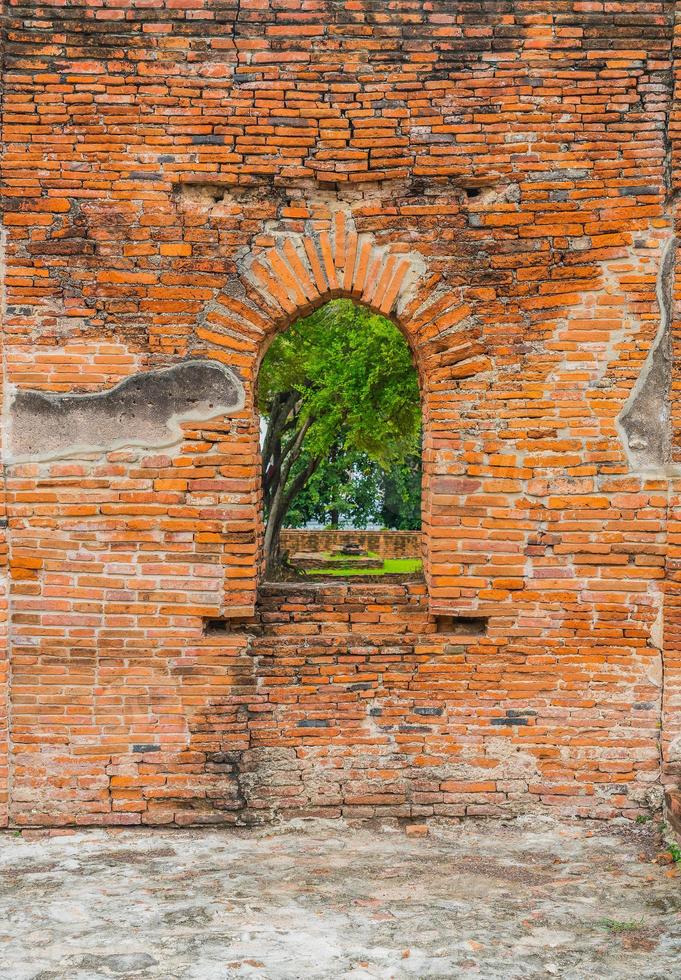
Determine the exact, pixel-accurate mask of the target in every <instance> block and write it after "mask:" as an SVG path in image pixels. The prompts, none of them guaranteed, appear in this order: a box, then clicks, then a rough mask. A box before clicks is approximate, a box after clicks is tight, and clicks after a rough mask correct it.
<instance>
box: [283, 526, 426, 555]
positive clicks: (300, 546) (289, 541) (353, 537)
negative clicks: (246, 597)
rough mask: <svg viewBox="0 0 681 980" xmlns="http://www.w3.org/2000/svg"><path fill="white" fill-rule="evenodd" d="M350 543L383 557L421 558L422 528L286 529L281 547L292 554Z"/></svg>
mask: <svg viewBox="0 0 681 980" xmlns="http://www.w3.org/2000/svg"><path fill="white" fill-rule="evenodd" d="M350 542H353V543H356V544H358V545H359V546H360V547H361V548H362V549H363V550H364V551H373V552H375V554H377V555H378V556H379V558H420V557H421V532H420V531H326V530H320V531H311V530H307V529H305V528H285V529H284V530H283V531H282V532H281V546H282V548H283V549H284V551H287V552H288V553H289V554H290V555H293V554H295V553H296V552H298V551H339V550H340V549H341V548H342V547H343V546H344V545H346V544H349V543H350Z"/></svg>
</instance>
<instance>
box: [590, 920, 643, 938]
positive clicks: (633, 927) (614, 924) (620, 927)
mask: <svg viewBox="0 0 681 980" xmlns="http://www.w3.org/2000/svg"><path fill="white" fill-rule="evenodd" d="M600 925H601V927H602V928H603V929H607V930H608V932H612V933H615V934H617V933H621V932H636V931H638V930H639V929H643V928H644V925H643V918H640V919H638V920H636V921H622V920H620V919H601V921H600Z"/></svg>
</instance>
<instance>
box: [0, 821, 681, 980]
mask: <svg viewBox="0 0 681 980" xmlns="http://www.w3.org/2000/svg"><path fill="white" fill-rule="evenodd" d="M658 850H659V841H658V840H657V838H656V836H655V832H654V831H653V830H652V829H651V828H650V825H647V826H645V827H641V828H639V827H634V826H632V825H630V824H626V823H621V824H620V823H617V822H616V823H612V824H607V825H604V824H599V823H585V822H580V823H562V824H559V823H554V822H552V821H550V820H548V819H546V818H532V819H531V820H530V819H522V820H519V821H516V822H512V823H506V824H502V823H500V822H497V821H494V822H488V821H480V822H475V823H473V822H468V823H466V824H463V825H461V824H459V825H456V824H449V825H447V826H440V827H431V830H430V836H429V837H428V838H425V839H414V838H411V837H406V836H405V834H404V832H403V831H402V830H399V829H395V828H391V829H388V828H385V829H368V828H361V829H351V828H347V827H344V826H343V825H342V824H337V823H334V824H329V823H320V822H316V821H315V822H306V823H305V824H304V825H302V824H300V823H299V824H297V825H287V826H286V827H284V828H282V829H280V830H277V831H273V830H272V829H271V828H269V829H267V830H259V831H255V832H245V831H243V832H242V831H233V830H218V829H207V830H186V831H163V830H149V831H140V830H126V831H118V832H115V831H103V830H93V831H80V832H78V833H76V834H74V835H72V836H64V837H52V838H43V839H38V840H26V839H24V838H21V837H17V836H14V835H11V834H4V835H3V836H2V837H0V883H1V884H0V887H1V891H0V916H1V920H0V943H1V947H0V956H1V958H0V976H2V977H6V978H12V980H28V978H31V980H100V978H102V980H104V978H111V977H123V978H125V977H131V978H132V977H137V978H140V980H146V978H149V980H151V978H154V980H158V978H163V980H166V978H167V980H170V978H182V980H222V978H231V977H259V978H260V977H268V978H274V980H288V978H299V977H301V978H302V977H304V978H317V977H319V978H327V977H328V978H358V980H359V978H368V977H380V978H402V977H414V978H425V977H443V978H445V977H446V978H452V977H457V978H458V977H466V976H471V977H475V976H478V977H482V978H484V980H495V978H500V980H501V978H503V980H511V978H521V977H522V978H535V977H536V978H539V977H543V978H545V977H566V978H570V980H573V978H574V980H580V978H585V980H586V978H589V980H592V978H607V980H610V978H620V977H621V978H632V977H636V978H637V980H647V978H655V980H658V978H659V980H662V978H664V980H668V978H670V977H679V976H681V878H678V877H674V875H675V871H674V870H673V869H671V868H670V867H669V866H668V865H666V866H665V865H659V864H656V863H653V861H652V859H653V858H654V857H655V854H656V853H657V851H658Z"/></svg>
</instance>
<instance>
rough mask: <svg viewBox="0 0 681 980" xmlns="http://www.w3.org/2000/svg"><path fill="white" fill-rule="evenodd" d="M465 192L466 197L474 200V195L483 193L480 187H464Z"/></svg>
mask: <svg viewBox="0 0 681 980" xmlns="http://www.w3.org/2000/svg"><path fill="white" fill-rule="evenodd" d="M464 192H465V194H466V197H467V198H468V199H469V201H470V200H472V199H473V198H474V197H480V195H481V194H482V191H481V189H480V188H479V187H464Z"/></svg>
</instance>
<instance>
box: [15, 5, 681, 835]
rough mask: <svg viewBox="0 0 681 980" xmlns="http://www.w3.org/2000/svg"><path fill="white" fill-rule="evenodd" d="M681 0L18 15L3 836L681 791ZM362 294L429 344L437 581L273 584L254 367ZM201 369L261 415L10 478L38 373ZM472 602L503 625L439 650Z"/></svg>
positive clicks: (430, 539) (638, 801) (611, 810)
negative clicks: (22, 401)
mask: <svg viewBox="0 0 681 980" xmlns="http://www.w3.org/2000/svg"><path fill="white" fill-rule="evenodd" d="M676 8H679V10H678V14H680V15H681V5H679V4H675V3H672V2H664V3H661V2H651V3H646V4H641V3H639V2H623V0H613V2H608V3H602V2H588V3H586V2H577V0H556V2H554V3H551V4H540V3H536V2H532V0H525V2H522V0H471V2H466V3H458V2H449V0H448V2H441V0H433V2H431V3H426V4H424V3H422V2H420V0H419V2H418V3H417V2H416V0H414V2H408V0H398V2H396V3H393V4H386V3H384V2H373V0H353V2H350V3H338V2H335V0H310V2H306V3H301V2H299V0H295V2H287V0H240V2H239V3H237V2H236V0H229V2H228V0H156V2H155V3H154V4H153V5H152V4H147V3H141V2H140V3H129V4H125V3H119V2H113V0H97V2H96V3H95V2H92V3H90V2H70V3H68V4H57V3H54V4H52V3H46V4H44V5H37V4H34V3H24V4H21V3H15V2H12V3H8V4H7V5H6V9H5V12H6V20H7V24H6V26H7V42H6V45H5V66H4V71H5V120H4V140H5V155H4V180H5V184H4V215H3V223H4V227H5V233H6V242H5V266H6V271H5V300H4V301H5V307H4V318H3V339H4V359H3V367H4V371H5V388H4V391H5V395H6V398H7V403H6V417H7V424H6V426H5V428H4V430H3V433H4V436H5V437H8V438H9V440H10V441H9V443H8V445H7V447H6V449H7V451H8V453H9V454H10V458H9V464H8V465H7V466H6V470H5V498H6V500H5V504H6V511H3V514H4V513H6V515H7V519H8V522H9V566H8V572H9V582H10V583H11V588H10V597H9V605H8V603H7V599H6V598H5V596H6V594H7V590H6V589H5V591H3V593H2V598H1V599H0V612H1V613H2V615H3V616H4V615H5V614H6V613H7V610H8V609H9V637H10V641H11V642H10V644H9V648H10V649H9V663H10V664H11V669H10V670H9V673H5V674H3V675H2V679H3V682H4V684H5V687H3V689H2V690H3V692H4V694H5V701H6V705H7V708H6V717H7V718H8V719H9V723H8V726H7V727H8V729H9V731H7V730H5V736H6V739H7V745H8V752H7V753H5V756H4V758H5V759H6V761H4V762H3V763H2V764H0V774H1V775H2V776H3V777H7V779H8V786H9V815H8V816H7V815H6V817H5V819H8V820H10V821H12V822H14V823H16V824H19V825H30V824H61V823H73V822H79V823H83V824H87V823H136V822H148V823H161V822H162V823H182V824H186V823H191V822H194V821H196V822H200V821H222V820H226V821H249V820H254V819H260V818H264V817H265V816H268V815H270V814H273V813H280V812H286V813H292V812H301V811H302V812H312V811H317V810H323V811H324V812H329V813H331V812H333V813H342V812H361V813H375V812H379V811H381V812H398V813H400V814H404V813H410V814H412V813H413V814H425V815H427V813H428V812H431V811H432V812H435V811H437V812H440V813H451V814H456V815H459V814H465V813H476V812H484V813H488V812H494V813H497V812H502V811H503V810H506V811H518V810H526V809H528V808H532V807H536V806H540V805H544V806H547V807H551V808H553V809H554V810H555V811H557V812H565V813H570V814H574V813H579V814H583V815H589V816H610V815H616V814H621V813H624V814H626V815H630V816H634V815H636V814H637V813H639V812H642V811H643V810H646V809H647V808H648V807H649V806H651V805H657V804H658V803H659V801H660V798H661V785H662V783H663V782H664V783H668V784H672V785H675V784H676V783H677V782H678V770H679V764H680V763H681V600H680V598H679V597H680V596H681V572H680V571H679V567H680V566H679V560H680V559H679V543H680V541H681V538H680V531H679V527H680V526H681V525H680V522H679V514H681V498H679V495H678V484H677V481H676V480H675V479H672V477H673V475H674V466H678V462H679V460H678V458H677V459H675V458H674V457H675V456H676V457H678V450H676V451H674V450H673V449H672V450H670V448H669V444H668V439H667V432H668V423H667V416H668V414H669V408H670V405H671V406H672V407H674V402H675V400H676V398H677V392H678V389H679V379H678V377H677V375H676V370H674V371H672V378H671V396H670V391H669V390H668V387H669V378H668V374H669V363H670V361H669V356H668V355H669V350H668V347H669V345H670V344H671V340H672V335H673V331H672V330H671V326H670V321H671V319H672V307H671V298H670V295H669V294H671V291H672V285H673V282H672V280H673V273H674V254H673V251H672V250H671V249H672V247H673V241H672V239H673V228H674V206H675V204H674V202H675V198H674V196H673V191H674V189H675V188H676V187H677V185H678V172H677V167H676V164H677V158H678V146H677V138H678V134H679V131H680V130H679V123H678V115H677V113H676V112H675V111H674V110H675V106H674V100H673V80H674V67H675V66H677V65H678V61H676V60H675V59H674V48H673V40H674V21H675V16H676V15H677V9H676ZM677 30H678V29H677ZM665 262H666V264H665ZM665 270H667V271H665ZM336 296H353V297H354V298H355V299H356V300H358V301H360V302H363V303H365V304H367V305H368V306H370V307H371V308H373V309H376V310H378V311H380V312H382V313H383V314H385V315H388V316H390V317H391V318H392V319H393V320H394V321H395V322H396V323H397V325H398V326H399V327H400V329H402V330H403V332H404V333H405V336H406V337H407V339H408V340H409V342H410V344H411V347H412V349H413V352H414V359H415V363H416V366H417V368H418V371H419V376H420V379H421V390H422V401H423V414H424V474H425V477H424V492H423V508H424V510H423V525H424V529H423V540H422V547H423V554H424V559H425V571H426V584H425V585H424V586H423V587H421V586H417V585H414V586H401V587H398V586H389V587H388V586H382V585H377V586H376V589H377V592H375V594H373V595H372V594H370V590H367V588H365V589H364V590H363V591H362V590H360V593H361V594H360V597H359V598H357V597H354V596H353V594H351V593H345V592H344V591H343V588H342V587H340V586H337V587H336V588H335V591H334V590H333V589H331V590H330V591H329V592H328V594H325V593H323V592H322V593H315V592H314V590H313V591H312V592H310V591H309V590H307V589H306V588H304V589H302V590H300V594H299V595H296V594H295V589H294V588H293V587H291V586H286V587H285V588H284V589H283V590H279V591H277V589H276V588H274V589H272V588H271V587H269V586H268V587H266V588H264V589H262V588H261V589H259V567H260V561H259V549H260V544H261V537H262V527H261V514H260V460H259V455H258V425H257V419H256V418H255V416H254V411H253V395H254V386H255V384H256V382H257V371H258V364H259V361H260V359H261V357H262V356H263V353H264V351H265V350H266V348H267V344H268V343H269V341H270V340H271V338H272V337H273V336H274V335H275V334H276V332H277V331H279V330H281V329H284V328H285V327H286V326H287V325H289V324H290V323H292V322H293V320H295V319H296V318H297V317H299V316H300V315H301V314H303V313H306V312H309V311H310V310H311V309H313V308H316V307H318V306H320V305H321V304H323V303H324V302H326V301H327V300H328V299H330V298H333V297H336ZM655 345H657V348H658V351H659V356H658V358H657V360H655V355H654V348H655ZM188 357H191V358H192V359H196V358H214V359H217V360H219V361H220V362H222V363H223V364H224V365H227V366H228V367H230V368H232V369H233V370H234V371H235V372H236V373H237V375H238V377H239V379H240V380H241V382H242V383H243V386H244V390H245V395H246V402H245V405H244V408H243V410H239V411H235V412H234V413H233V414H231V415H229V416H225V417H223V418H221V419H218V420H215V419H213V420H211V421H204V422H202V421H200V420H199V421H196V420H194V421H186V422H185V423H183V432H184V437H183V439H182V440H181V441H179V442H177V443H176V444H173V445H166V446H157V447H149V448H148V449H144V448H140V447H135V446H129V447H123V448H118V449H115V450H111V451H108V452H107V451H99V450H98V451H92V452H88V451H87V447H85V448H83V447H80V448H79V449H78V451H77V452H74V453H70V454H65V455H58V456H56V457H55V458H52V459H43V458H41V459H24V460H22V461H17V460H12V459H11V439H12V411H11V401H12V392H13V390H14V388H13V386H19V387H23V388H32V389H39V390H42V391H51V392H54V393H64V392H74V391H75V392H97V391H103V390H108V389H109V388H111V387H113V386H114V385H115V384H116V383H118V382H120V381H121V380H122V379H124V378H126V377H128V376H130V375H132V374H137V373H140V372H145V371H151V370H156V369H158V368H162V367H168V366H170V365H172V364H175V363H177V362H178V361H180V360H182V359H183V358H188ZM672 414H673V413H672ZM631 420H633V422H632V421H631ZM672 421H673V420H672ZM634 423H635V424H634ZM677 441H678V440H677ZM670 504H671V507H670ZM668 513H669V519H670V523H669V528H670V534H669V550H668V548H667V546H668V542H667V526H668V524H667V519H668ZM3 533H5V532H4V531H3ZM2 558H3V560H5V552H3V553H2ZM665 563H667V568H668V576H667V580H666V581H667V588H666V589H665ZM292 588H293V594H292V593H291V589H292ZM385 589H388V593H387V594H386V593H385V591H384V590H385ZM390 590H393V591H390ZM665 593H666V594H665ZM663 598H664V603H665V604H666V605H665V604H663ZM462 612H464V613H465V612H467V613H469V614H474V613H478V614H479V615H480V616H486V617H489V620H488V629H487V632H486V633H485V634H484V635H482V636H475V637H469V638H466V637H465V636H464V637H461V636H458V637H454V638H449V637H447V636H446V635H445V634H442V633H436V632H435V616H436V615H437V614H439V615H449V616H451V615H456V614H460V613H462ZM216 617H227V618H236V619H237V620H239V621H240V623H241V625H239V627H238V629H237V630H236V631H235V632H233V633H226V634H224V635H220V636H204V633H203V622H204V619H205V618H216ZM665 623H666V630H665V629H664V626H665ZM249 631H250V632H249ZM6 635H7V631H5V632H3V633H2V638H3V639H5V637H6ZM663 651H664V652H663ZM8 676H11V694H10V693H8V685H7V677H8ZM663 702H664V710H663ZM419 708H422V709H424V711H422V712H421V713H419V712H418V711H417V709H419ZM425 709H428V710H425ZM430 709H432V711H431V710H430ZM377 712H379V713H377ZM315 722H324V724H323V725H320V724H314V723H315ZM660 741H661V742H662V746H663V752H664V754H663V763H664V771H662V769H661V756H660ZM4 748H5V742H2V749H3V751H4Z"/></svg>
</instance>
